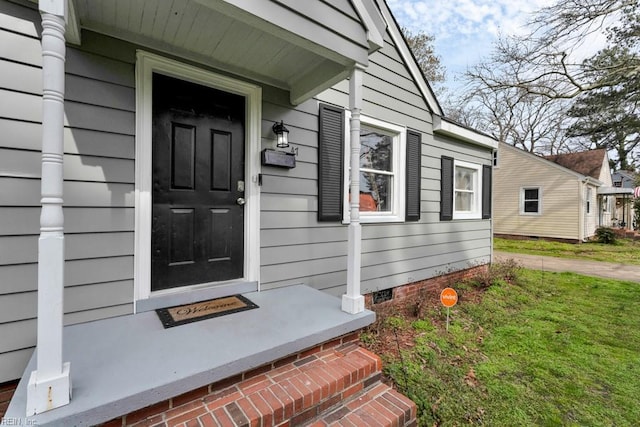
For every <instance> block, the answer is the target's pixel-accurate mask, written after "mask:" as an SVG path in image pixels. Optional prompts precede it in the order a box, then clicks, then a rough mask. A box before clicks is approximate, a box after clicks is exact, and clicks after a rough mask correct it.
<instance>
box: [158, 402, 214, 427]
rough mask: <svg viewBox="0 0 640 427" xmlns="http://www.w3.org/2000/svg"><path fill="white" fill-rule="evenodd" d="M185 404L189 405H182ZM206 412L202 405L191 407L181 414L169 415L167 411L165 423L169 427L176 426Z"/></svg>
mask: <svg viewBox="0 0 640 427" xmlns="http://www.w3.org/2000/svg"><path fill="white" fill-rule="evenodd" d="M186 406H189V405H184V406H183V407H186ZM206 413H207V408H205V407H204V406H202V405H200V406H198V407H196V408H193V409H191V410H190V411H188V412H182V413H181V414H175V415H172V416H169V413H167V425H168V426H169V427H173V426H177V425H180V424H182V423H186V422H187V421H189V420H193V419H196V418H198V417H199V416H201V415H204V414H206Z"/></svg>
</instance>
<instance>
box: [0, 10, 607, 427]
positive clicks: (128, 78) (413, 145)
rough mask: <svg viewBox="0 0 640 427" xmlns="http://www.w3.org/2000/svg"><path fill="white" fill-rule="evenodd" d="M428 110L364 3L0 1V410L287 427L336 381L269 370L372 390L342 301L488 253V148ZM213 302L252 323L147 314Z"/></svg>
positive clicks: (359, 314) (404, 412) (481, 138)
mask: <svg viewBox="0 0 640 427" xmlns="http://www.w3.org/2000/svg"><path fill="white" fill-rule="evenodd" d="M442 116H443V112H442V109H441V108H440V106H439V104H438V102H437V100H436V98H435V96H434V94H433V91H432V90H431V88H430V87H429V84H428V82H427V81H426V80H425V78H424V76H423V75H422V73H421V72H420V70H419V68H418V65H417V64H416V62H415V59H414V58H413V56H412V55H411V53H410V51H409V48H408V47H407V45H406V43H405V41H404V39H403V37H402V35H401V33H400V30H399V28H398V25H397V23H396V22H395V20H394V19H393V17H392V15H391V12H390V10H389V8H388V7H387V5H386V3H385V2H384V1H383V0H313V1H293V0H225V1H223V0H175V1H166V0H139V1H128V0H118V1H115V0H91V1H75V0H47V1H44V0H41V1H39V2H32V1H26V0H18V1H7V0H0V135H2V138H0V194H2V197H1V198H0V385H1V384H2V383H5V382H9V384H10V385H9V386H6V385H5V386H6V387H9V388H10V387H11V384H13V383H12V381H15V380H16V379H19V378H22V380H21V381H20V384H19V386H18V388H17V391H16V393H15V395H14V397H13V400H12V402H11V404H10V406H9V409H8V412H7V417H9V418H10V419H18V418H21V417H24V416H25V415H27V414H28V415H29V416H31V415H33V414H34V413H37V415H34V416H33V417H31V418H29V420H26V421H24V420H23V425H25V423H27V422H29V423H37V424H39V425H40V424H46V423H51V425H92V424H97V423H102V422H107V421H109V420H111V419H114V418H116V421H114V422H113V423H114V425H115V424H118V425H127V424H133V423H134V421H132V420H134V419H136V420H142V419H144V418H146V417H149V420H157V419H162V420H167V419H169V417H176V416H178V415H180V416H181V417H182V416H184V417H187V419H186V420H189V419H188V416H192V418H191V420H193V419H195V417H205V418H206V420H205V419H204V418H203V419H200V422H202V423H205V422H209V421H211V422H213V418H215V417H220V419H221V420H222V419H223V418H224V417H229V418H233V417H237V418H238V420H240V419H245V418H243V417H246V419H251V420H254V419H257V418H251V417H254V416H255V417H258V415H255V414H256V413H257V412H260V414H261V415H259V417H262V418H260V419H261V420H262V422H264V423H266V424H269V425H276V424H278V423H280V422H282V423H284V422H288V421H287V419H286V417H287V416H288V417H289V421H290V422H291V423H292V424H295V423H296V422H295V420H297V421H301V420H302V419H310V418H305V417H310V416H311V417H315V416H322V413H321V410H326V409H327V408H328V407H330V406H331V405H329V403H332V404H336V403H337V402H339V401H340V400H341V399H342V398H343V396H346V395H347V393H351V392H355V391H356V390H354V389H353V388H348V387H350V385H349V383H350V381H351V380H349V381H345V380H344V379H340V380H338V379H336V378H329V379H326V378H325V379H324V380H323V379H322V378H320V377H317V378H316V377H315V376H310V377H307V379H306V380H305V382H303V383H300V384H298V386H299V387H300V389H298V388H297V387H294V386H293V383H292V382H291V383H287V384H289V385H291V388H287V387H286V384H285V385H282V384H280V383H274V384H271V383H269V384H267V385H265V384H266V383H268V381H271V379H269V380H267V379H266V376H268V375H274V371H272V369H276V371H275V372H282V370H283V366H287V367H289V368H291V372H294V371H295V372H298V370H300V369H301V368H300V366H302V365H305V364H306V363H311V362H313V364H314V365H313V366H315V364H321V363H327V364H330V363H340V362H339V361H340V360H342V358H345V357H352V358H353V360H354V361H356V360H357V361H360V362H358V363H360V364H359V365H358V364H356V365H354V366H355V368H353V367H352V368H353V369H355V372H356V373H355V374H353V373H350V372H349V371H348V370H347V371H346V373H345V375H346V377H344V378H350V379H355V378H357V379H358V382H357V383H356V384H353V387H356V386H358V387H360V390H364V391H366V390H370V389H371V387H372V386H374V385H376V384H378V385H379V384H380V382H379V379H380V375H379V374H380V361H379V359H378V358H377V357H375V356H373V355H370V354H366V352H365V351H364V350H359V349H358V348H357V346H354V345H353V339H354V338H353V336H354V332H357V331H359V330H360V329H361V328H363V327H365V326H367V325H368V324H370V323H371V322H373V320H374V318H375V316H374V314H373V313H372V312H371V311H369V310H366V309H365V308H364V300H365V298H364V295H365V294H366V295H367V298H369V296H370V295H371V294H373V293H375V292H377V291H383V290H388V289H394V288H398V287H401V286H405V285H410V284H416V283H421V284H425V283H426V284H428V283H429V280H430V279H432V278H435V277H436V276H438V275H441V274H443V272H445V271H446V272H451V274H453V275H455V274H456V272H461V273H460V274H462V272H464V271H465V270H468V269H469V268H471V267H472V266H482V265H486V264H488V263H489V262H490V260H491V255H492V243H491V242H492V220H491V164H492V159H493V151H494V149H495V148H497V143H496V141H495V140H493V139H491V138H489V137H487V136H485V135H482V134H479V133H476V132H474V131H473V130H470V129H467V128H464V127H462V126H459V125H457V124H455V123H453V122H451V121H449V120H448V119H446V118H444V117H442ZM278 125H282V127H284V128H285V129H282V127H280V126H278ZM287 131H288V134H287ZM276 132H278V133H279V135H276ZM285 136H288V142H285V141H284V140H283V138H284V137H285ZM278 139H280V142H279V143H278V142H277V141H278ZM278 144H279V146H278ZM287 145H288V146H287ZM504 151H505V152H506V151H507V150H504ZM594 182H595V181H594ZM536 185H538V184H537V182H536ZM589 185H591V184H589ZM594 188H595V187H594ZM546 191H547V189H545V194H546ZM355 193H358V194H364V195H366V197H363V198H362V199H363V202H362V205H361V206H359V205H358V203H357V201H358V200H354V199H355V198H351V197H349V195H350V194H355ZM498 193H499V192H498ZM592 195H593V197H594V200H595V191H594V192H593V194H592ZM495 206H501V204H500V203H496V205H495ZM500 210H502V208H500V209H499V211H500ZM234 295H241V296H243V297H245V298H248V299H249V300H250V301H252V302H253V303H255V304H256V305H257V306H258V308H254V309H252V310H247V311H243V312H238V313H235V314H231V315H228V316H222V317H217V318H212V319H208V320H202V321H199V322H195V323H190V324H188V325H183V326H179V327H175V328H169V329H165V328H164V327H163V324H162V322H161V321H160V320H159V318H158V316H157V315H156V312H155V310H157V309H161V308H166V307H171V306H176V305H180V304H186V303H192V302H195V301H200V300H208V299H212V298H217V297H226V296H234ZM63 324H64V325H65V326H64V328H63ZM349 340H350V341H349ZM36 346H37V351H35V352H34V349H35V348H36ZM335 349H339V351H338V350H335ZM334 350H335V351H336V353H335V357H333V358H332V359H331V360H326V361H325V360H324V359H322V357H323V355H326V352H327V351H334ZM356 356H357V357H356ZM347 365H348V364H345V365H344V366H347ZM344 366H343V367H344ZM358 366H360V367H358ZM278 369H280V371H277V370H278ZM337 371H340V370H339V369H338V370H337ZM318 372H319V375H320V376H321V375H322V374H323V373H327V372H329V373H330V372H334V370H331V369H324V370H322V369H320V370H319V371H318ZM269 373H270V374H269ZM300 375H303V374H302V373H301V374H300ZM269 378H272V377H271V376H269ZM280 380H281V381H285V382H286V381H288V380H287V379H286V378H285V379H282V378H280ZM274 381H275V380H274ZM291 381H293V380H291ZM307 381H308V383H307ZM276 382H277V381H276ZM220 384H224V386H225V387H227V388H225V389H224V390H223V392H224V393H228V394H227V395H225V396H227V397H228V396H230V395H233V397H234V399H235V400H229V401H228V402H226V401H225V402H226V403H225V405H226V406H223V407H220V408H215V409H214V408H213V407H212V405H213V404H212V403H211V402H212V400H211V399H214V397H216V396H217V397H219V394H216V393H218V392H219V391H220V390H222V389H220V387H222V386H221V385H220ZM296 384H297V383H296ZM318 384H325V385H326V387H324V386H323V387H320V388H319V389H317V388H314V389H312V388H311V387H312V386H316V385H318ZM327 384H329V385H327ZM258 386H264V387H265V389H259V391H258V388H257V387H258ZM307 386H308V387H307ZM379 387H380V389H379V390H382V391H381V392H380V393H381V394H380V396H387V397H388V399H387V400H386V402H395V403H394V404H395V405H396V406H394V407H395V408H396V409H398V410H399V411H400V415H399V417H400V418H399V419H400V420H404V424H407V425H410V424H411V423H412V422H413V420H414V419H415V407H413V409H412V407H411V406H410V405H408V404H407V406H406V407H404V406H403V405H405V404H406V402H405V401H403V400H402V399H401V398H400V397H399V396H396V395H394V394H393V393H395V392H393V390H391V389H389V388H388V387H387V388H385V387H386V386H384V387H383V386H382V385H380V386H379ZM266 388H269V390H271V391H272V392H273V393H276V394H277V393H280V392H282V393H284V394H286V396H285V395H277V396H276V397H277V398H276V397H274V396H273V395H271V394H268V393H267V390H266ZM325 388H326V389H327V391H325ZM294 389H295V390H294ZM302 389H303V390H302ZM3 390H4V389H3ZM71 390H72V391H73V393H72V395H71V399H69V397H70V391H71ZM230 390H231V391H230ZM296 390H297V391H296ZM300 390H302V391H303V392H301V394H300V396H298V395H297V394H296V393H297V392H300ZM318 390H319V391H318ZM376 390H378V389H376ZM251 391H253V392H255V393H253V394H252V395H250V392H251ZM364 391H363V392H364ZM263 392H264V393H267V394H260V396H256V394H257V393H263ZM269 393H270V392H269ZM304 393H307V394H304ZM309 393H310V394H309ZM328 393H332V394H331V395H328ZM343 393H344V394H343ZM4 394H6V393H4ZM316 394H317V396H321V397H320V398H317V396H316ZM302 395H304V397H302ZM252 396H254V397H252ZM287 396H289V397H287ZM251 398H255V399H256V400H254V401H253V403H252V404H248V406H246V407H245V406H243V405H245V404H247V402H248V400H247V399H251ZM380 398H383V397H380ZM207 399H209V400H207ZM229 399H231V398H229ZM307 399H309V400H310V401H313V405H312V406H311V407H308V406H307ZM294 401H295V402H298V401H301V402H303V404H302V403H301V404H300V405H302V406H300V405H299V404H298V403H295V404H294V403H293V402H294ZM278 402H279V403H278ZM403 402H404V403H403ZM0 403H1V402H0ZM267 403H268V404H267ZM272 404H273V405H276V406H277V405H280V404H281V405H282V406H278V407H277V408H275V407H274V406H273V405H272ZM394 404H392V406H393V405H394ZM188 405H192V406H189V408H191V409H190V411H192V413H190V414H191V415H189V414H186V415H185V414H182V413H179V412H177V411H178V410H179V409H180V408H185V407H186V406H188ZM194 405H196V406H197V405H200V406H198V408H200V409H201V410H202V411H204V412H202V413H200V412H198V411H200V409H198V410H196V409H193V408H195V406H194ZM203 405H204V406H203ZM207 405H208V406H207ZM177 406H180V407H179V408H178V407H177ZM145 407H150V408H147V409H142V412H140V411H139V410H141V408H145ZM252 408H253V409H252ZM265 408H271V410H272V413H265V412H262V411H263V410H265V411H267V409H265ZM392 409H393V408H392ZM136 411H137V412H136ZM145 411H146V412H145ZM220 411H221V412H220ZM252 411H253V412H252ZM312 411H317V412H316V413H314V412H312ZM196 412H197V414H196ZM338 415H339V414H338ZM121 417H124V418H121ZM154 417H155V418H154ZM158 417H159V418H158ZM296 417H298V418H296ZM300 417H302V418H300ZM246 419H245V421H246ZM291 420H294V421H291ZM136 422H137V421H136ZM149 422H151V421H149ZM221 422H222V421H221ZM238 422H240V421H238ZM398 422H400V421H398Z"/></svg>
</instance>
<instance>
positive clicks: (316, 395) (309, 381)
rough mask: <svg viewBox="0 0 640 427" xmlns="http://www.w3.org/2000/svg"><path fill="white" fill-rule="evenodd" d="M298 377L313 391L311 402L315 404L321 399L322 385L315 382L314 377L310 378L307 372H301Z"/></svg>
mask: <svg viewBox="0 0 640 427" xmlns="http://www.w3.org/2000/svg"><path fill="white" fill-rule="evenodd" d="M298 379H300V381H301V382H303V383H304V385H306V386H307V387H308V388H309V390H310V391H311V404H312V405H315V404H316V403H318V402H319V401H320V396H321V395H322V387H321V386H320V384H318V383H317V382H315V381H314V380H313V378H310V377H309V376H308V375H307V374H301V375H300V376H299V377H298Z"/></svg>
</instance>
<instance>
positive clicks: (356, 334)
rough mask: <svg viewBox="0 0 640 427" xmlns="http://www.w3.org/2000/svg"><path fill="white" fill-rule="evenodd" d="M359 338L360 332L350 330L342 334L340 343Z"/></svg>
mask: <svg viewBox="0 0 640 427" xmlns="http://www.w3.org/2000/svg"><path fill="white" fill-rule="evenodd" d="M359 339H360V332H359V331H358V332H352V333H350V334H347V335H343V336H342V344H346V343H350V342H354V341H358V340H359Z"/></svg>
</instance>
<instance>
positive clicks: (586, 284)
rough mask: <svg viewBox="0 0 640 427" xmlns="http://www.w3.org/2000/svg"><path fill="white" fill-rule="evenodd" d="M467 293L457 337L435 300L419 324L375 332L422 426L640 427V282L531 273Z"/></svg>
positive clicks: (396, 321)
mask: <svg viewBox="0 0 640 427" xmlns="http://www.w3.org/2000/svg"><path fill="white" fill-rule="evenodd" d="M456 287H457V288H458V290H459V296H460V300H459V303H458V305H456V306H455V307H454V308H453V309H452V310H451V324H450V326H449V331H448V332H447V331H446V325H445V318H446V311H445V309H444V308H443V307H441V306H439V304H438V303H437V298H431V300H432V301H430V302H429V304H424V305H423V307H424V309H423V310H422V313H421V315H420V316H418V317H414V316H412V315H411V314H406V313H403V312H400V311H397V310H396V311H392V312H382V313H379V320H378V322H377V323H376V325H374V326H373V327H371V328H370V329H369V330H368V331H366V332H365V333H364V334H363V342H364V343H365V344H366V345H368V346H369V347H370V348H372V349H373V350H374V351H377V352H378V353H379V354H381V355H382V357H383V360H384V361H385V373H386V374H387V375H388V376H389V377H390V378H391V379H392V380H393V382H395V384H396V386H397V387H398V389H399V390H400V391H401V392H403V393H405V394H406V395H408V396H409V397H410V398H411V399H413V400H414V401H415V402H416V403H417V405H418V415H419V425H421V426H435V425H437V426H457V425H466V424H481V425H488V426H537V425H544V426H557V425H563V426H614V425H615V426H631V425H637V423H638V420H640V400H639V399H638V396H640V328H639V327H638V326H639V325H640V310H638V309H637V307H638V306H639V304H640V287H639V286H638V285H637V283H630V282H619V281H614V280H604V279H596V278H589V277H584V276H579V275H576V274H572V273H562V274H557V273H549V272H546V273H544V272H537V271H531V270H521V271H520V272H519V273H518V277H517V278H516V280H515V282H514V284H509V283H507V282H504V281H497V283H496V284H494V285H492V286H490V287H489V288H488V289H486V291H484V293H483V294H480V293H479V291H478V290H477V288H473V287H470V286H469V285H457V286H456ZM411 311H412V310H408V311H407V313H409V312H411ZM385 341H386V343H385Z"/></svg>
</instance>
